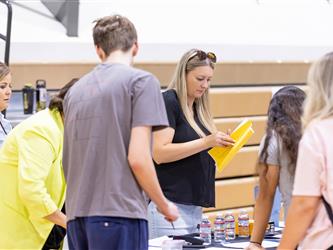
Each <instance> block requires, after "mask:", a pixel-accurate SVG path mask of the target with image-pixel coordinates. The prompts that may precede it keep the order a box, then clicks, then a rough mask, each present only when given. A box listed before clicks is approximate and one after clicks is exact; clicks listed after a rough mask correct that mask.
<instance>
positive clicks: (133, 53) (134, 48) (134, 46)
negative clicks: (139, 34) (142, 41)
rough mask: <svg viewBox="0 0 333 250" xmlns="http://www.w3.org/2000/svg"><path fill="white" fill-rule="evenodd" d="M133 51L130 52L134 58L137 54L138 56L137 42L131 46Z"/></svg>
mask: <svg viewBox="0 0 333 250" xmlns="http://www.w3.org/2000/svg"><path fill="white" fill-rule="evenodd" d="M132 48H133V50H132V56H133V57H134V56H136V55H137V54H138V52H139V44H138V42H135V43H134V44H133V47H132Z"/></svg>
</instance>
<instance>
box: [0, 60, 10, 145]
mask: <svg viewBox="0 0 333 250" xmlns="http://www.w3.org/2000/svg"><path fill="white" fill-rule="evenodd" d="M11 95H12V75H11V73H10V69H9V68H8V66H7V65H6V64H4V63H2V62H0V148H1V145H2V143H3V141H4V140H5V137H6V136H7V134H8V133H9V131H10V130H11V129H12V126H11V125H10V123H9V121H8V120H7V119H5V117H4V115H3V114H2V113H1V112H2V111H4V110H5V109H6V108H7V107H8V104H9V100H10V97H11Z"/></svg>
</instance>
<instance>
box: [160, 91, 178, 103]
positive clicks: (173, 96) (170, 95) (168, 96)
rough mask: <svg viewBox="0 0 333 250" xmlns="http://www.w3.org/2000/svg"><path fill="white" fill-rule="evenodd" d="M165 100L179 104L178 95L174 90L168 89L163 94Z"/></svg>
mask: <svg viewBox="0 0 333 250" xmlns="http://www.w3.org/2000/svg"><path fill="white" fill-rule="evenodd" d="M162 94H163V97H164V100H166V101H169V102H177V103H178V97H177V93H176V91H175V90H174V89H168V90H166V91H164V92H163V93H162Z"/></svg>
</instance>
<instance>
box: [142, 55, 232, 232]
mask: <svg viewBox="0 0 333 250" xmlns="http://www.w3.org/2000/svg"><path fill="white" fill-rule="evenodd" d="M215 63H216V56H215V54H214V53H212V52H208V53H206V52H204V51H202V50H198V49H191V50H189V51H187V52H186V53H185V54H184V55H183V56H182V58H181V59H180V61H179V63H178V65H177V68H176V71H175V73H174V77H173V80H172V81H171V84H170V85H169V87H168V90H167V91H165V92H164V93H163V97H164V102H165V106H166V109H167V114H168V120H169V124H170V126H169V127H167V128H164V129H162V130H158V131H156V132H154V145H153V158H154V161H155V167H156V171H157V175H158V179H159V182H160V185H161V187H162V190H163V193H164V194H165V196H166V197H167V198H168V199H169V200H171V201H173V202H175V204H176V205H177V207H178V210H179V211H180V217H179V219H178V220H177V221H175V222H174V225H171V224H170V223H167V222H166V221H165V220H164V219H163V216H162V215H160V214H159V213H158V209H157V207H156V204H154V202H151V203H150V204H149V207H148V211H149V213H148V216H149V234H150V238H155V237H159V236H163V235H171V234H172V235H180V234H187V233H193V232H196V231H197V225H198V224H199V223H200V221H201V217H202V207H214V206H215V168H216V167H215V162H214V160H213V159H212V158H211V157H210V155H209V154H208V152H207V151H208V150H209V149H210V148H212V147H214V146H222V147H225V146H231V145H233V143H234V141H233V139H231V138H230V136H229V135H227V134H224V133H222V132H219V131H217V129H216V127H215V124H214V121H213V118H212V116H211V114H210V111H209V103H208V96H209V93H208V90H209V86H210V82H211V79H212V77H213V73H214V66H215ZM173 226H174V227H175V229H174V228H173Z"/></svg>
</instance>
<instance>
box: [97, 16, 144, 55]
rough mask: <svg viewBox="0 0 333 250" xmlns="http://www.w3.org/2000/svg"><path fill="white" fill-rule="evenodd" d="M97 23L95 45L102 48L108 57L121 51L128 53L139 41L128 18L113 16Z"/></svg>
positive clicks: (101, 19) (103, 18)
mask: <svg viewBox="0 0 333 250" xmlns="http://www.w3.org/2000/svg"><path fill="white" fill-rule="evenodd" d="M95 22H96V25H95V27H94V29H93V38H94V44H95V45H96V46H98V47H100V48H101V49H102V50H103V51H104V53H105V54H106V56H109V55H110V54H111V53H112V52H113V51H115V50H119V49H120V50H121V51H123V52H126V51H128V50H129V49H130V48H131V47H132V46H133V44H134V43H135V42H137V40H138V38H137V33H136V29H135V27H134V25H133V23H132V22H131V21H130V20H128V19H127V18H126V17H123V16H121V15H112V16H106V17H102V18H100V19H98V20H96V21H95Z"/></svg>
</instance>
